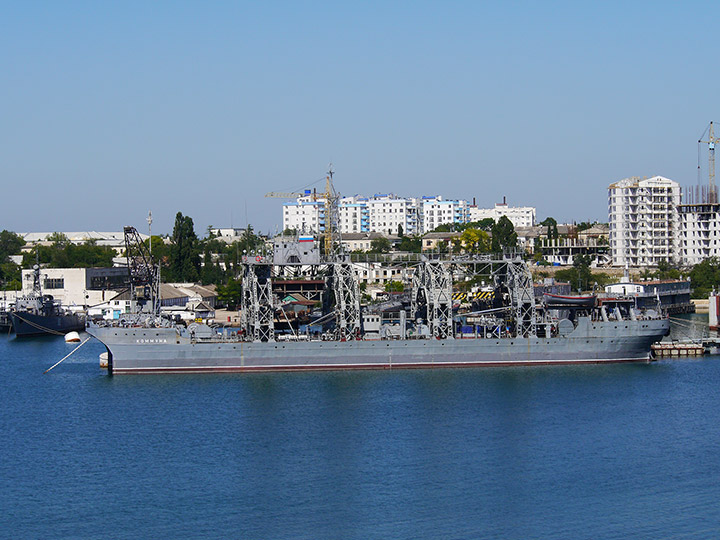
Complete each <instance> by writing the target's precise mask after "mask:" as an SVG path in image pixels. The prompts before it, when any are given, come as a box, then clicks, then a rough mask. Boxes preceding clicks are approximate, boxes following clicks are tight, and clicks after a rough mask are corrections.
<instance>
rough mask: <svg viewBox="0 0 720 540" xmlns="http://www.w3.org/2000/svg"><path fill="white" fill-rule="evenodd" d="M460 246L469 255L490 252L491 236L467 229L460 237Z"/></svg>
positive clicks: (479, 230) (480, 231)
mask: <svg viewBox="0 0 720 540" xmlns="http://www.w3.org/2000/svg"><path fill="white" fill-rule="evenodd" d="M459 241H460V245H461V246H462V248H463V249H464V250H465V251H466V252H467V253H487V252H489V251H490V247H491V240H490V235H489V234H488V233H487V232H485V231H483V230H481V229H465V230H464V231H463V232H462V234H461V235H460V237H459Z"/></svg>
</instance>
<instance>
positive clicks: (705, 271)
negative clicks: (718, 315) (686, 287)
mask: <svg viewBox="0 0 720 540" xmlns="http://www.w3.org/2000/svg"><path fill="white" fill-rule="evenodd" d="M690 284H691V286H692V297H693V298H707V297H708V296H709V295H710V292H711V291H712V290H713V289H717V288H718V286H719V285H720V259H718V258H717V257H710V258H709V259H705V260H704V261H703V262H701V263H699V264H696V265H695V266H694V267H693V269H692V270H690Z"/></svg>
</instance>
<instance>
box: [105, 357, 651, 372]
mask: <svg viewBox="0 0 720 540" xmlns="http://www.w3.org/2000/svg"><path fill="white" fill-rule="evenodd" d="M650 361H651V360H650V359H649V358H618V359H612V360H547V361H545V360H542V361H527V362H525V361H522V362H467V363H466V362H452V363H450V362H447V363H445V362H443V363H441V364H422V363H414V364H392V365H390V364H353V365H348V366H337V365H334V366H323V365H308V366H229V367H220V366H208V367H187V368H113V374H118V375H121V374H142V373H147V374H161V373H168V374H172V373H251V372H256V373H257V372H266V373H267V372H277V371H348V370H381V369H435V368H470V367H512V366H561V365H578V364H627V363H648V362H650Z"/></svg>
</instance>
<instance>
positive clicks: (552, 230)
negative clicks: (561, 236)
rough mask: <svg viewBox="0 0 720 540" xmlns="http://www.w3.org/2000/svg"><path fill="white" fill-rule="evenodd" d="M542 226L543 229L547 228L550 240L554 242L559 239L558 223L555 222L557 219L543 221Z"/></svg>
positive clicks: (550, 218) (549, 218)
mask: <svg viewBox="0 0 720 540" xmlns="http://www.w3.org/2000/svg"><path fill="white" fill-rule="evenodd" d="M540 225H542V226H543V227H547V237H548V240H554V239H556V238H558V228H557V221H555V218H552V217H548V218H545V219H544V220H543V221H541V222H540Z"/></svg>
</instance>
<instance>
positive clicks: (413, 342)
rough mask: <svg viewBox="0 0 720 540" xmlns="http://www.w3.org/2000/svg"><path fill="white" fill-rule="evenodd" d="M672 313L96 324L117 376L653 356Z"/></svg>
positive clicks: (589, 360)
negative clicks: (323, 323)
mask: <svg viewBox="0 0 720 540" xmlns="http://www.w3.org/2000/svg"><path fill="white" fill-rule="evenodd" d="M669 327H670V322H669V320H668V319H650V320H628V321H593V320H591V319H590V318H588V317H581V318H579V320H578V323H577V325H576V327H575V329H574V330H573V331H572V332H571V333H569V334H568V335H565V336H556V337H550V338H540V337H504V338H496V337H495V338H482V337H477V338H465V339H442V340H441V339H405V340H373V341H370V340H368V341H365V340H353V341H319V340H317V341H315V340H308V341H305V340H300V341H268V342H248V341H239V340H233V339H227V338H222V337H221V336H214V337H212V338H210V339H207V340H198V339H194V338H192V337H190V336H188V335H185V334H183V333H182V332H181V331H180V330H176V329H175V328H140V327H134V328H123V327H93V326H90V327H88V328H87V331H88V333H90V334H91V335H93V336H94V337H96V338H97V339H98V340H99V341H101V342H102V343H103V344H104V345H105V347H106V348H107V351H108V369H109V372H110V373H111V374H125V373H222V372H254V371H295V370H347V369H400V368H442V367H489V366H516V365H517V366H521V365H552V364H588V363H589V364H595V363H613V362H648V361H650V360H651V359H652V357H651V352H650V346H651V345H652V344H653V343H655V342H656V341H660V340H661V339H662V337H663V336H664V335H666V334H667V333H668V331H669Z"/></svg>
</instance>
